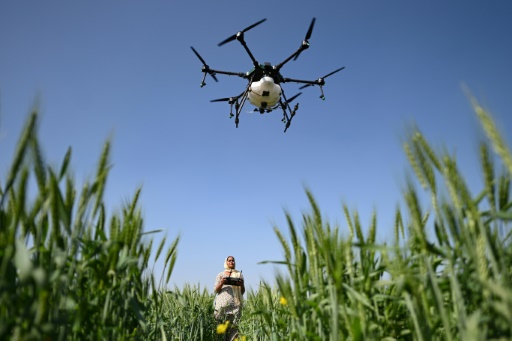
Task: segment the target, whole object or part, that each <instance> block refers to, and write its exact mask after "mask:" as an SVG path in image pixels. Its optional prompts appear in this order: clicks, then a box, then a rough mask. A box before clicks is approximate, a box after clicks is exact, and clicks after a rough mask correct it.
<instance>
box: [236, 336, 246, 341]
mask: <svg viewBox="0 0 512 341" xmlns="http://www.w3.org/2000/svg"><path fill="white" fill-rule="evenodd" d="M246 340H247V337H245V335H244V336H242V338H240V339H239V338H236V339H235V341H246Z"/></svg>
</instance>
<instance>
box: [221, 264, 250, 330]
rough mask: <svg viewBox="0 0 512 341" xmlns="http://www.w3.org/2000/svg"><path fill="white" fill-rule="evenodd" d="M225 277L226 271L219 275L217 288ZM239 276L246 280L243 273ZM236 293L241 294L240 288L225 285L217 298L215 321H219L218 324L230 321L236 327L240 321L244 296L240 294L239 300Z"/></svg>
mask: <svg viewBox="0 0 512 341" xmlns="http://www.w3.org/2000/svg"><path fill="white" fill-rule="evenodd" d="M224 276H226V274H225V273H224V271H222V272H220V273H219V274H218V275H217V278H216V279H215V286H217V285H218V284H219V282H220V281H221V280H222V278H223V277H224ZM239 276H240V278H244V276H243V275H242V273H239ZM236 291H238V293H240V287H235V286H232V285H223V286H222V289H220V292H219V293H218V294H217V297H215V319H217V321H218V322H220V323H224V322H225V321H228V320H229V321H230V323H232V324H235V325H236V324H238V322H239V321H240V317H241V315H242V299H241V296H242V295H241V294H239V295H238V299H237V297H236V296H237V292H236Z"/></svg>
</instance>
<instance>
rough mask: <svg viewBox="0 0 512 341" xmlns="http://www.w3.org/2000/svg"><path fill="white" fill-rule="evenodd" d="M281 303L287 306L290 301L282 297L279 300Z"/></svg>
mask: <svg viewBox="0 0 512 341" xmlns="http://www.w3.org/2000/svg"><path fill="white" fill-rule="evenodd" d="M279 303H280V304H281V305H287V304H288V301H287V300H286V298H284V297H282V296H281V299H280V300H279Z"/></svg>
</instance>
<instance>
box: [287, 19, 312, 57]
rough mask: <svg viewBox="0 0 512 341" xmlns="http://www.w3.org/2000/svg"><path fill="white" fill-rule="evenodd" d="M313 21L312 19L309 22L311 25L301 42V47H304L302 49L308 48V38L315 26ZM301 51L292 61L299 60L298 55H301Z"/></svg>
mask: <svg viewBox="0 0 512 341" xmlns="http://www.w3.org/2000/svg"><path fill="white" fill-rule="evenodd" d="M315 20H316V18H313V20H311V24H309V29H308V32H307V33H306V37H305V38H304V41H303V42H302V45H303V46H304V47H303V49H307V48H308V47H309V38H311V34H312V33H313V27H314V26H315ZM301 52H302V50H301V51H299V53H297V54H296V55H295V57H294V58H293V60H297V58H299V55H300V54H301Z"/></svg>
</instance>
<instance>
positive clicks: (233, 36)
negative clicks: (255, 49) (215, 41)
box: [219, 19, 267, 46]
mask: <svg viewBox="0 0 512 341" xmlns="http://www.w3.org/2000/svg"><path fill="white" fill-rule="evenodd" d="M265 20H267V19H262V20H260V21H258V22H257V23H254V24H252V25H251V26H248V27H246V28H244V29H243V30H242V31H240V32H237V33H235V34H233V35H232V36H231V37H229V38H227V39H225V40H223V41H221V42H220V43H219V46H222V45H224V44H226V43H229V42H230V41H233V40H235V39H236V38H237V37H238V36H239V35H240V34H243V33H245V32H247V31H249V30H250V29H251V28H254V27H256V26H258V25H259V24H261V23H262V22H264V21H265Z"/></svg>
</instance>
